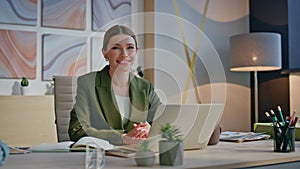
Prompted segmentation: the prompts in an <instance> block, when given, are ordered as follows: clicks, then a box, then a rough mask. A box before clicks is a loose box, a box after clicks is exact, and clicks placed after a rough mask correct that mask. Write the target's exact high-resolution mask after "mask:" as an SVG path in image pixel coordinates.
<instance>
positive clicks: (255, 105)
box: [254, 71, 258, 123]
mask: <svg viewBox="0 0 300 169" xmlns="http://www.w3.org/2000/svg"><path fill="white" fill-rule="evenodd" d="M254 107H255V112H254V113H255V117H254V118H255V119H254V122H255V123H257V122H258V80H257V71H254Z"/></svg>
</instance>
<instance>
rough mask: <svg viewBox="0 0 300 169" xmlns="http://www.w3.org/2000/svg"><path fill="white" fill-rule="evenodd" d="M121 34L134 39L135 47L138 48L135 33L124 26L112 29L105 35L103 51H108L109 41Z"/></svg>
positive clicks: (116, 26)
mask: <svg viewBox="0 0 300 169" xmlns="http://www.w3.org/2000/svg"><path fill="white" fill-rule="evenodd" d="M120 34H125V35H128V36H131V37H132V38H133V39H134V42H135V47H136V48H137V40H136V35H135V34H134V33H133V31H132V30H131V29H130V28H128V27H126V26H123V25H115V26H113V27H111V28H109V29H108V30H107V31H106V33H105V35H104V39H103V49H104V50H105V51H106V50H107V45H108V42H109V40H110V39H111V38H112V37H113V36H115V35H120Z"/></svg>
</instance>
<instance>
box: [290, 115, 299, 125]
mask: <svg viewBox="0 0 300 169" xmlns="http://www.w3.org/2000/svg"><path fill="white" fill-rule="evenodd" d="M297 120H298V116H296V117H295V119H294V121H293V123H292V124H291V126H296V123H297Z"/></svg>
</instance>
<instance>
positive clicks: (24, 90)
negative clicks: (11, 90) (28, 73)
mask: <svg viewBox="0 0 300 169" xmlns="http://www.w3.org/2000/svg"><path fill="white" fill-rule="evenodd" d="M28 86H29V80H28V79H27V78H26V77H22V80H21V95H28Z"/></svg>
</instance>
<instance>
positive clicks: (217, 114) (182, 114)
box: [149, 104, 224, 152]
mask: <svg viewBox="0 0 300 169" xmlns="http://www.w3.org/2000/svg"><path fill="white" fill-rule="evenodd" d="M223 109H224V105H223V104H165V105H161V106H159V107H158V109H157V111H156V114H155V116H154V120H153V122H152V125H151V126H152V127H151V130H150V133H149V139H150V140H151V142H150V149H151V150H153V151H154V152H158V142H159V140H160V139H162V138H161V134H160V127H161V126H162V125H165V124H166V123H170V124H171V125H175V126H176V127H179V129H180V131H181V133H182V138H183V139H184V140H183V141H184V149H185V150H192V149H203V148H205V147H207V144H208V142H209V139H210V136H211V134H212V133H213V131H214V129H215V126H216V123H217V122H218V121H219V120H220V118H221V116H222V113H223Z"/></svg>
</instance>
